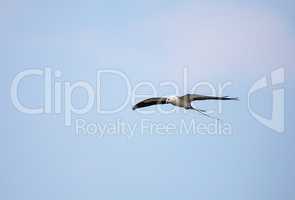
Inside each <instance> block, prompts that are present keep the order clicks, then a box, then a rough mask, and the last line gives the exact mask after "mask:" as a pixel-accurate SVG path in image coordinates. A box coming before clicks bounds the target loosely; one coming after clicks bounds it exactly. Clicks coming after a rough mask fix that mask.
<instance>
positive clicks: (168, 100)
mask: <svg viewBox="0 0 295 200" xmlns="http://www.w3.org/2000/svg"><path fill="white" fill-rule="evenodd" d="M203 100H239V98H236V97H235V98H231V97H228V96H223V97H215V96H204V95H199V94H186V95H184V96H172V97H154V98H149V99H145V100H143V101H140V102H138V103H137V104H135V105H134V106H133V108H132V110H135V109H138V108H143V107H147V106H152V105H157V104H172V105H174V106H178V107H182V108H185V109H187V110H188V109H191V110H195V111H198V112H199V113H201V114H202V115H205V116H207V117H209V118H213V117H212V116H210V115H208V114H207V113H206V110H201V109H196V108H194V107H193V106H192V105H191V103H192V101H203Z"/></svg>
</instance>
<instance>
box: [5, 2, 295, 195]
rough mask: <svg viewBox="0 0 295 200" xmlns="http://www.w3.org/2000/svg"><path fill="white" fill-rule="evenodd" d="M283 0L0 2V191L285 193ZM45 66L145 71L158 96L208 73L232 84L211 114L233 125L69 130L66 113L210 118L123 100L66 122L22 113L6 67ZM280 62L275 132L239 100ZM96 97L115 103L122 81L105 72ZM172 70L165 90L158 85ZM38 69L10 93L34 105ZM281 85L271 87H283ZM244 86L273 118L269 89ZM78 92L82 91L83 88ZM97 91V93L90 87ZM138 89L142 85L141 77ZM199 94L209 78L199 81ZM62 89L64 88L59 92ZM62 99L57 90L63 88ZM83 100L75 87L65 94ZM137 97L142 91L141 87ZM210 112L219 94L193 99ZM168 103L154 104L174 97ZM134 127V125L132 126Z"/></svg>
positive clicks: (286, 42) (293, 45)
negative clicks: (279, 114)
mask: <svg viewBox="0 0 295 200" xmlns="http://www.w3.org/2000/svg"><path fill="white" fill-rule="evenodd" d="M294 7H295V4H294V2H293V1H284V0H283V1H259V2H257V1H241V0H240V1H223V2H220V1H207V2H203V1H176V0H173V1H140V2H132V1H55V0H54V1H50V2H40V1H23V2H20V1H19V2H18V1H4V2H1V8H0V9H1V12H0V16H1V17H0V23H1V30H2V31H1V33H0V36H1V37H0V41H1V44H2V45H1V48H0V53H1V55H2V56H1V60H0V64H1V66H2V69H3V70H2V77H1V91H2V96H3V97H2V98H1V104H2V106H1V110H2V113H3V120H4V121H3V123H2V127H1V128H2V131H1V134H0V159H1V161H0V163H1V165H0V198H1V199H82V198H83V199H98V198H101V199H139V198H140V199H164V198H165V199H180V198H182V199H198V198H199V199H217V198H218V199H260V200H261V199H265V200H266V199H267V200H271V199H278V198H281V199H290V200H291V199H294V197H295V193H294V189H293V188H294V185H295V182H294V180H295V173H294V170H293V169H294V167H295V166H294V165H295V160H294V156H293V154H294V150H295V149H294V145H293V141H294V139H295V138H294V135H293V132H294V129H295V127H294V125H293V121H291V120H292V116H293V115H292V114H294V106H293V102H294V100H295V96H294V94H293V91H294V77H292V76H291V74H292V73H294V68H293V65H294V62H295V58H294V52H295V26H294V17H295V16H294ZM46 67H47V68H50V69H51V70H52V71H56V70H59V71H60V72H61V73H62V76H61V77H60V78H57V79H56V81H60V82H61V83H64V82H67V81H68V82H70V83H72V84H73V83H75V82H77V81H79V80H82V81H85V82H87V83H89V84H91V86H93V88H95V85H96V78H97V77H96V72H97V71H99V70H103V69H112V70H116V71H119V72H122V73H124V74H125V75H126V76H127V77H128V80H129V81H130V84H131V88H132V89H134V88H135V87H136V85H138V83H141V82H142V81H146V82H149V83H150V84H152V85H154V86H155V88H156V92H157V95H181V94H183V93H185V92H186V91H185V87H184V86H183V85H182V83H183V69H184V68H185V69H187V70H188V89H191V88H192V87H193V86H194V85H195V84H196V83H198V82H202V81H207V82H210V84H212V85H214V86H216V87H217V86H218V85H219V84H223V83H225V82H231V85H230V86H228V87H227V88H226V89H225V91H224V95H230V96H238V97H240V99H241V101H239V102H224V103H222V113H221V114H219V115H218V116H219V117H221V118H222V119H223V120H224V121H225V122H228V123H230V125H231V128H232V132H231V134H230V135H226V136H225V135H213V136H212V135H190V134H189V135H185V136H184V135H179V134H176V135H169V136H167V135H166V136H163V135H151V134H152V133H153V131H151V130H144V131H143V132H140V133H139V131H138V132H136V134H137V135H135V136H134V137H126V136H122V135H120V133H121V132H120V131H116V133H118V134H119V136H106V137H98V136H90V135H77V133H76V128H75V120H77V119H79V118H82V119H84V120H85V121H86V122H87V123H97V124H102V125H104V124H108V123H115V122H116V121H117V120H122V121H123V122H126V123H129V124H139V123H140V120H142V119H147V120H149V121H150V122H152V123H160V124H165V123H171V124H176V130H174V133H180V132H181V130H180V126H179V122H180V121H184V122H190V120H191V119H194V120H196V122H198V123H212V121H210V120H209V119H207V118H204V117H203V116H200V115H199V114H197V113H194V112H184V111H183V110H181V109H176V110H175V112H172V113H169V114H164V113H161V112H158V111H157V109H156V108H147V111H153V113H152V114H143V113H140V112H134V111H132V110H131V107H132V105H133V102H132V101H131V100H130V101H128V102H127V106H125V107H124V108H123V109H122V110H121V111H120V112H117V113H114V114H101V113H98V112H97V111H96V107H95V106H93V107H92V109H91V110H90V111H89V112H88V113H86V114H83V115H76V114H73V121H72V122H73V125H72V126H65V124H64V122H65V113H64V112H63V111H64V107H63V108H62V112H61V113H59V114H54V113H51V114H39V115H29V114H25V113H21V112H19V111H18V110H17V109H16V108H15V106H14V105H13V103H12V100H11V96H10V92H11V84H12V81H13V79H14V77H15V76H16V74H17V73H19V72H21V71H24V70H27V69H41V70H43V69H44V68H46ZM280 67H283V68H284V70H285V83H284V84H283V86H282V87H283V88H284V90H285V131H284V133H278V132H276V131H275V130H272V129H270V128H268V127H265V126H264V125H262V124H261V123H260V122H259V121H257V120H256V119H255V118H254V117H253V116H252V115H251V114H250V112H249V110H248V107H247V94H248V92H249V90H250V88H251V87H252V86H253V84H254V83H255V81H257V80H259V79H260V78H262V77H264V76H266V77H267V78H268V80H269V77H270V73H271V72H272V71H273V70H275V69H278V68H280ZM101 81H102V88H101V89H102V90H101V96H102V106H103V108H105V109H111V108H114V107H116V106H118V105H119V104H120V103H122V99H124V95H126V85H125V82H122V79H120V78H118V77H114V76H104V77H103V79H102V80H101ZM165 81H173V82H174V83H175V84H176V85H178V86H179V91H178V93H176V92H175V91H174V90H173V89H171V88H169V87H165V86H162V85H161V83H163V82H165ZM43 84H44V83H43V82H42V78H40V77H34V78H31V79H30V78H28V79H24V81H23V84H22V85H21V87H20V91H19V96H20V99H21V101H22V102H23V103H24V104H26V105H34V106H40V105H43V103H44V102H43V100H44V92H45V91H44V87H43ZM280 87H281V86H280ZM276 88H277V87H276V86H274V87H267V88H265V89H263V90H261V91H260V92H259V93H257V94H256V95H255V96H253V99H252V101H251V104H252V106H253V109H254V110H255V111H257V113H259V114H260V115H263V116H267V117H270V116H271V112H272V103H273V101H272V93H271V92H272V89H276ZM83 92H84V93H83ZM96 92H97V91H96ZM139 92H142V93H143V94H150V95H152V91H151V88H149V87H147V88H143V89H141V90H140V91H139ZM191 92H198V93H203V94H210V90H209V88H208V87H204V88H202V87H201V88H198V90H196V91H191ZM64 95H65V94H64V93H62V96H64ZM63 98H64V97H63ZM72 98H73V104H74V105H75V106H77V107H79V106H80V107H81V106H82V107H83V105H85V102H86V101H87V96H85V91H82V90H78V91H76V93H73V96H72ZM138 100H139V99H138ZM195 105H196V106H199V107H200V108H206V109H210V108H211V109H213V110H214V111H216V108H217V106H218V104H217V103H216V102H206V103H204V102H202V103H200V104H195ZM62 106H64V104H62ZM171 108H172V107H170V106H169V105H167V106H164V110H165V109H168V110H169V109H171ZM141 133H142V134H143V135H140V134H141Z"/></svg>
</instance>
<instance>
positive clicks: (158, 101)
mask: <svg viewBox="0 0 295 200" xmlns="http://www.w3.org/2000/svg"><path fill="white" fill-rule="evenodd" d="M166 103H167V98H165V97H155V98H150V99H145V100H143V101H140V102H139V103H137V104H136V105H135V106H133V108H132V110H135V109H137V108H143V107H147V106H152V105H157V104H166Z"/></svg>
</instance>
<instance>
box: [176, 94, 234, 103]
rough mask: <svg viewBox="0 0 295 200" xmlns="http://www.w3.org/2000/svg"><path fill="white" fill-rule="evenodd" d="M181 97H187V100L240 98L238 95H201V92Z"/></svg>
mask: <svg viewBox="0 0 295 200" xmlns="http://www.w3.org/2000/svg"><path fill="white" fill-rule="evenodd" d="M180 98H183V99H185V100H186V101H201V100H239V98H237V97H234V98H232V97H228V96H223V97H214V96H205V95H199V94H186V95H184V96H182V97H180Z"/></svg>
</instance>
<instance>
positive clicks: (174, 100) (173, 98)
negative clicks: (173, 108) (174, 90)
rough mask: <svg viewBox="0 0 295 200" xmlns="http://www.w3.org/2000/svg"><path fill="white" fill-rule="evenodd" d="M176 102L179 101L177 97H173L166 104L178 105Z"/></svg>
mask: <svg viewBox="0 0 295 200" xmlns="http://www.w3.org/2000/svg"><path fill="white" fill-rule="evenodd" d="M176 100H177V97H176V96H171V97H168V98H167V100H166V102H167V103H171V104H175V103H176Z"/></svg>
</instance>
